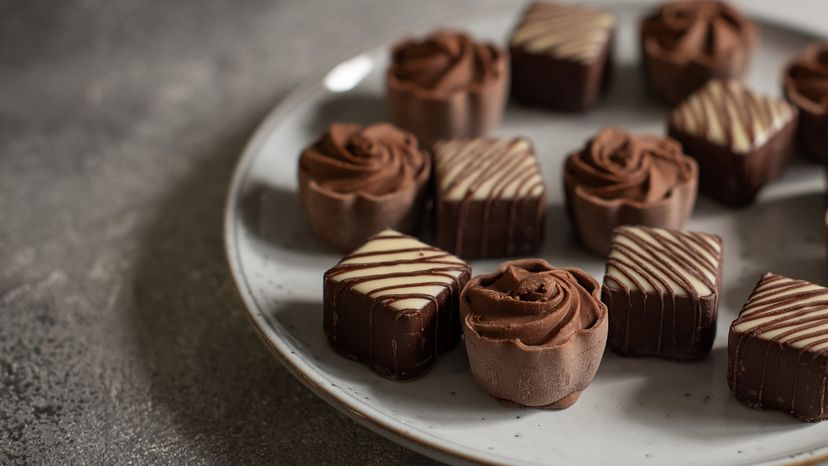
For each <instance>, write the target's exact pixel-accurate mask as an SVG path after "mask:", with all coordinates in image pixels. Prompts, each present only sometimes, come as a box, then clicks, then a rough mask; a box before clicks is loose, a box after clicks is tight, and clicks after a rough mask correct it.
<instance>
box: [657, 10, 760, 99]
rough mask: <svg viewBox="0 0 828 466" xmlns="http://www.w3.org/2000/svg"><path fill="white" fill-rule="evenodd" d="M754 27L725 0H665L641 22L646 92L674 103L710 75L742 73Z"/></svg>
mask: <svg viewBox="0 0 828 466" xmlns="http://www.w3.org/2000/svg"><path fill="white" fill-rule="evenodd" d="M756 36H757V33H756V26H755V25H754V24H753V23H752V22H751V21H749V20H748V19H747V18H745V17H744V16H743V15H742V13H741V12H739V10H737V9H736V8H733V7H732V6H730V5H728V4H727V3H725V2H719V1H697V0H680V1H672V2H667V3H664V4H663V5H661V6H660V7H659V8H657V9H656V10H655V11H654V12H653V13H651V14H650V15H649V16H647V17H646V18H644V20H643V21H642V23H641V55H642V67H643V71H644V76H645V78H646V80H647V83H648V85H649V88H650V90H651V91H652V93H653V94H654V95H655V96H656V97H658V98H659V99H661V100H662V101H664V102H665V103H668V104H671V105H674V104H677V103H679V102H681V101H682V100H684V99H685V98H686V97H687V96H689V95H690V94H692V93H693V92H695V91H696V90H697V89H699V88H700V87H702V86H703V85H704V84H705V83H707V81H709V80H711V79H715V78H719V79H738V78H741V77H742V75H744V73H745V71H746V70H747V67H748V65H749V63H750V57H751V54H752V53H753V48H754V45H755V43H756Z"/></svg>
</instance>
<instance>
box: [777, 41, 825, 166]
mask: <svg viewBox="0 0 828 466" xmlns="http://www.w3.org/2000/svg"><path fill="white" fill-rule="evenodd" d="M782 88H783V92H784V94H785V97H786V98H787V99H788V101H790V102H791V103H792V104H794V106H796V108H797V109H799V122H798V124H797V128H796V144H797V147H798V148H799V150H800V152H802V153H803V154H805V155H807V156H808V157H810V158H812V159H814V160H817V161H821V162H828V42H823V43H817V44H813V45H811V46H810V47H808V48H807V49H806V50H805V52H804V53H803V54H802V55H800V56H799V57H797V58H796V59H794V60H793V61H792V62H791V63H789V64H788V66H787V67H786V68H785V73H784V75H783V85H782Z"/></svg>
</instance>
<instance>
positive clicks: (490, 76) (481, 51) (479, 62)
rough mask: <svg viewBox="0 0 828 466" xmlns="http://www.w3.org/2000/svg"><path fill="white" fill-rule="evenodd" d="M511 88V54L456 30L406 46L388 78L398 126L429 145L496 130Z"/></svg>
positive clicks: (394, 55)
mask: <svg viewBox="0 0 828 466" xmlns="http://www.w3.org/2000/svg"><path fill="white" fill-rule="evenodd" d="M508 84H509V54H508V52H507V51H506V50H504V49H502V48H500V47H498V46H496V45H494V44H490V43H482V42H477V41H475V40H473V39H472V38H471V37H469V36H467V35H466V34H463V33H459V32H453V31H437V32H434V33H432V34H431V35H429V36H427V37H425V38H424V39H421V40H417V39H408V40H404V41H402V42H400V43H399V44H397V45H396V46H394V48H393V49H392V51H391V64H390V66H389V67H388V71H387V73H386V85H387V94H388V105H389V108H390V110H391V115H392V117H393V121H394V122H395V123H396V124H397V125H399V126H400V127H402V128H405V129H407V130H409V131H411V132H413V133H414V134H416V135H417V137H418V138H420V141H421V142H423V144H426V145H430V144H433V143H434V142H436V141H437V140H440V139H450V138H472V137H478V136H483V135H485V134H486V133H488V132H489V131H491V130H492V129H494V127H495V126H497V124H498V123H499V122H500V118H501V115H502V113H503V107H504V105H505V103H506V96H507V95H506V89H507V88H508Z"/></svg>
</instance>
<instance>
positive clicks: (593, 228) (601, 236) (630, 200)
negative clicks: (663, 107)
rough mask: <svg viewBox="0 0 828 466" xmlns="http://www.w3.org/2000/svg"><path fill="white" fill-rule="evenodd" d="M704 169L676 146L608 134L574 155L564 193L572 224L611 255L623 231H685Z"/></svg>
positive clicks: (568, 161) (593, 246)
mask: <svg viewBox="0 0 828 466" xmlns="http://www.w3.org/2000/svg"><path fill="white" fill-rule="evenodd" d="M697 178H698V167H697V166H696V162H695V161H694V160H693V159H692V158H690V157H688V156H686V155H684V153H683V152H682V149H681V145H679V144H678V143H677V142H676V141H674V140H672V139H670V138H664V137H659V136H634V135H631V134H629V133H627V132H626V131H624V130H622V129H619V128H608V129H605V130H603V131H601V132H600V133H598V134H597V135H596V136H595V137H594V138H592V139H591V140H589V141H588V142H587V144H586V146H585V147H584V148H583V149H581V150H579V151H577V152H574V153H572V154H570V155H569V156H568V157H567V159H566V162H565V165H564V193H565V195H566V205H567V210H568V213H569V218H570V221H571V223H572V225H573V227H574V229H575V232H576V234H577V235H578V237H579V238H580V239H581V241H582V242H583V243H584V245H586V246H587V247H588V248H589V249H591V250H592V251H594V252H596V253H598V254H606V253H607V252H608V251H609V243H610V237H611V235H612V231H613V229H615V227H617V226H620V225H645V226H652V227H663V228H681V227H682V226H683V225H684V222H685V221H686V220H687V218H688V217H689V216H690V214H691V213H692V211H693V206H694V205H695V202H696V183H697Z"/></svg>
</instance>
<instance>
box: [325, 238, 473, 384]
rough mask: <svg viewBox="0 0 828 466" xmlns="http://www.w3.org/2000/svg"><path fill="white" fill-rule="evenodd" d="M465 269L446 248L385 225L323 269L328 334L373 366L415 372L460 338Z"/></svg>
mask: <svg viewBox="0 0 828 466" xmlns="http://www.w3.org/2000/svg"><path fill="white" fill-rule="evenodd" d="M469 273H470V269H469V266H468V264H466V263H465V262H463V261H462V260H460V259H458V258H456V257H454V256H452V255H450V254H449V253H447V252H445V251H441V250H440V249H437V248H434V247H431V246H429V245H427V244H424V243H421V242H419V241H417V240H416V239H415V238H412V237H410V236H407V235H403V234H400V233H398V232H396V231H393V230H383V231H382V232H380V233H379V234H377V235H376V236H374V237H372V238H371V239H369V240H368V242H366V243H365V244H364V245H363V246H362V247H360V248H359V249H357V250H355V251H354V252H352V253H350V254H348V255H347V256H345V257H344V258H343V259H342V260H341V261H340V262H339V263H338V264H337V265H336V266H334V267H333V268H331V269H330V270H328V271H327V272H325V282H324V310H325V314H324V320H323V325H324V330H325V335H327V337H328V341H329V342H330V344H331V346H333V348H334V349H335V350H336V351H337V352H338V353H339V354H341V355H343V356H345V357H347V358H350V359H354V360H356V361H359V362H362V363H365V364H367V365H368V366H370V367H371V369H373V370H374V371H375V372H377V373H378V374H380V375H382V376H384V377H387V378H389V379H393V380H410V379H413V378H415V377H417V376H419V375H422V374H423V373H424V372H425V371H427V370H428V369H429V368H430V367H431V365H432V364H433V363H434V361H435V359H436V358H437V357H438V356H439V355H440V354H442V353H443V352H445V351H446V350H448V349H449V348H451V347H452V346H453V345H454V344H456V343H457V341H459V339H460V325H459V321H458V315H459V314H458V300H459V297H460V291H461V290H462V289H463V286H464V285H465V284H466V282H468V281H469Z"/></svg>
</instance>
